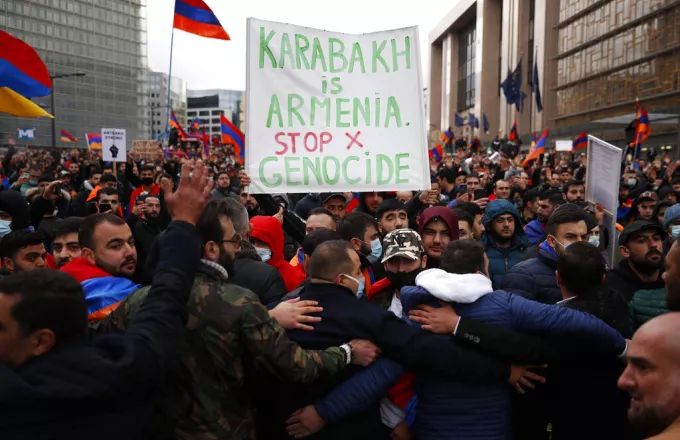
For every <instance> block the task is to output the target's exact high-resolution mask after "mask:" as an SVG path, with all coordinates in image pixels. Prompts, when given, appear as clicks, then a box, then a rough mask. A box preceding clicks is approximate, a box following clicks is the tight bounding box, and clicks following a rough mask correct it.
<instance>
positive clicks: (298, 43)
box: [295, 34, 309, 70]
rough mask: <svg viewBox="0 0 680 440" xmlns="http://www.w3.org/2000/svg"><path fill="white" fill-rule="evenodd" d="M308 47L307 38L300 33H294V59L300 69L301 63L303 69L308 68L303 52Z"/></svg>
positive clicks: (307, 61)
mask: <svg viewBox="0 0 680 440" xmlns="http://www.w3.org/2000/svg"><path fill="white" fill-rule="evenodd" d="M307 49H309V40H308V39H307V37H305V36H304V35H302V34H295V59H296V61H297V64H296V65H297V68H298V69H301V68H302V64H304V65H305V69H306V70H309V60H308V59H307V55H305V52H306V51H307Z"/></svg>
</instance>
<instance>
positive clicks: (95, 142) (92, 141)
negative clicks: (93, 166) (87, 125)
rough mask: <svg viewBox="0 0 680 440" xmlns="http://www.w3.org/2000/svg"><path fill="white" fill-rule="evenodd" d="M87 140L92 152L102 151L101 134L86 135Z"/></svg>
mask: <svg viewBox="0 0 680 440" xmlns="http://www.w3.org/2000/svg"><path fill="white" fill-rule="evenodd" d="M85 139H87V146H88V148H89V149H90V150H101V149H102V135H101V134H99V133H96V134H90V133H85Z"/></svg>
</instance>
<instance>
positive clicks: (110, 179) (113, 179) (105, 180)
mask: <svg viewBox="0 0 680 440" xmlns="http://www.w3.org/2000/svg"><path fill="white" fill-rule="evenodd" d="M109 182H116V183H117V182H118V179H116V176H114V175H113V174H104V175H103V176H102V179H101V180H100V181H99V184H100V185H104V184H105V183H109Z"/></svg>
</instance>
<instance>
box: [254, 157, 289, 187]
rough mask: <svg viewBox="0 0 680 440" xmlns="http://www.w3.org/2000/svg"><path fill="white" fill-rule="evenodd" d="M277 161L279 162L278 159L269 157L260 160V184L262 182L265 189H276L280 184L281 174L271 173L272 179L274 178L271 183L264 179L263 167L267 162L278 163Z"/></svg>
mask: <svg viewBox="0 0 680 440" xmlns="http://www.w3.org/2000/svg"><path fill="white" fill-rule="evenodd" d="M278 161H279V159H278V158H276V157H274V156H270V157H265V158H264V159H262V161H261V162H260V169H259V174H260V182H262V184H263V185H264V186H266V187H267V188H276V187H277V186H279V185H281V182H282V180H283V179H282V178H281V174H280V173H273V174H272V177H274V180H273V181H269V180H267V178H266V177H265V176H266V174H265V172H264V166H265V165H266V164H267V162H278Z"/></svg>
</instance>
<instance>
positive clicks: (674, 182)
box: [671, 177, 680, 186]
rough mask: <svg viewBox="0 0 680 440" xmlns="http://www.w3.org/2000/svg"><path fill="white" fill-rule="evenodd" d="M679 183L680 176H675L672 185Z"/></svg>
mask: <svg viewBox="0 0 680 440" xmlns="http://www.w3.org/2000/svg"><path fill="white" fill-rule="evenodd" d="M677 184H680V177H675V178H674V179H673V180H671V186H672V185H677Z"/></svg>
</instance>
